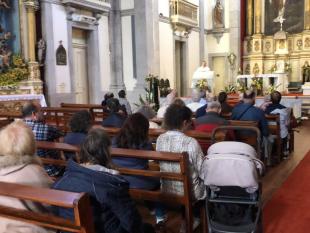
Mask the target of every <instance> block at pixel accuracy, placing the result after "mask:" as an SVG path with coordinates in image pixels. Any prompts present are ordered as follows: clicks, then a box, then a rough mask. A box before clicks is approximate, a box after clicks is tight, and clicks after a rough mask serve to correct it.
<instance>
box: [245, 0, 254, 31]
mask: <svg viewBox="0 0 310 233" xmlns="http://www.w3.org/2000/svg"><path fill="white" fill-rule="evenodd" d="M246 35H247V36H251V35H253V0H247V1H246Z"/></svg>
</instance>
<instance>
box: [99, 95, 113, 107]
mask: <svg viewBox="0 0 310 233" xmlns="http://www.w3.org/2000/svg"><path fill="white" fill-rule="evenodd" d="M111 98H114V94H113V93H112V92H107V93H106V94H105V95H104V99H103V100H102V102H101V106H102V107H104V108H106V107H107V101H108V99H111Z"/></svg>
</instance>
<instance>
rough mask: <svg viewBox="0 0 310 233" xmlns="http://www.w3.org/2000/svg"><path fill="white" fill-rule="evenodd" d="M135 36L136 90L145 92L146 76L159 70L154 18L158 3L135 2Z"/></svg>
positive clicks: (139, 0) (138, 0) (137, 0)
mask: <svg viewBox="0 0 310 233" xmlns="http://www.w3.org/2000/svg"><path fill="white" fill-rule="evenodd" d="M134 3H135V24H134V26H135V34H136V37H135V38H136V41H135V45H136V48H135V49H136V64H137V84H136V88H135V90H136V91H137V93H138V92H140V93H141V92H143V91H144V87H145V85H146V84H145V76H146V75H148V74H150V73H152V74H155V75H157V74H158V73H156V72H157V71H158V70H159V69H158V67H157V68H156V66H155V65H154V62H155V57H154V56H155V55H156V54H155V53H154V47H155V46H154V26H157V27H158V25H154V23H153V18H154V14H158V12H154V5H153V4H158V3H157V1H154V2H153V1H151V0H148V1H145V0H135V1H134ZM157 55H158V54H157Z"/></svg>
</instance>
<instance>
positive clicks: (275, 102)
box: [265, 91, 291, 156]
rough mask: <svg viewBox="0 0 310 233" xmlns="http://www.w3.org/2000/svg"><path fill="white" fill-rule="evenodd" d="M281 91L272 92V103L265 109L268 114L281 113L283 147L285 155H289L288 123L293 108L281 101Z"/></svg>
mask: <svg viewBox="0 0 310 233" xmlns="http://www.w3.org/2000/svg"><path fill="white" fill-rule="evenodd" d="M281 98H282V96H281V93H280V92H278V91H274V92H272V93H271V94H270V99H271V104H269V105H268V106H267V108H266V110H265V113H266V114H280V136H281V139H282V149H283V153H284V155H285V156H287V155H288V148H287V136H288V125H289V119H290V113H291V109H288V108H286V107H285V106H283V105H282V104H280V102H281Z"/></svg>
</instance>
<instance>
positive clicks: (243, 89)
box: [236, 79, 248, 92]
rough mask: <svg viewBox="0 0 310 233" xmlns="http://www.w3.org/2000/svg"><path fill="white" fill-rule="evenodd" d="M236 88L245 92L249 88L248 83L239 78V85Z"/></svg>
mask: <svg viewBox="0 0 310 233" xmlns="http://www.w3.org/2000/svg"><path fill="white" fill-rule="evenodd" d="M236 88H237V90H238V91H239V92H245V91H246V90H247V89H248V88H247V86H246V84H245V83H244V82H243V81H242V80H240V79H238V80H237V87H236Z"/></svg>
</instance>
